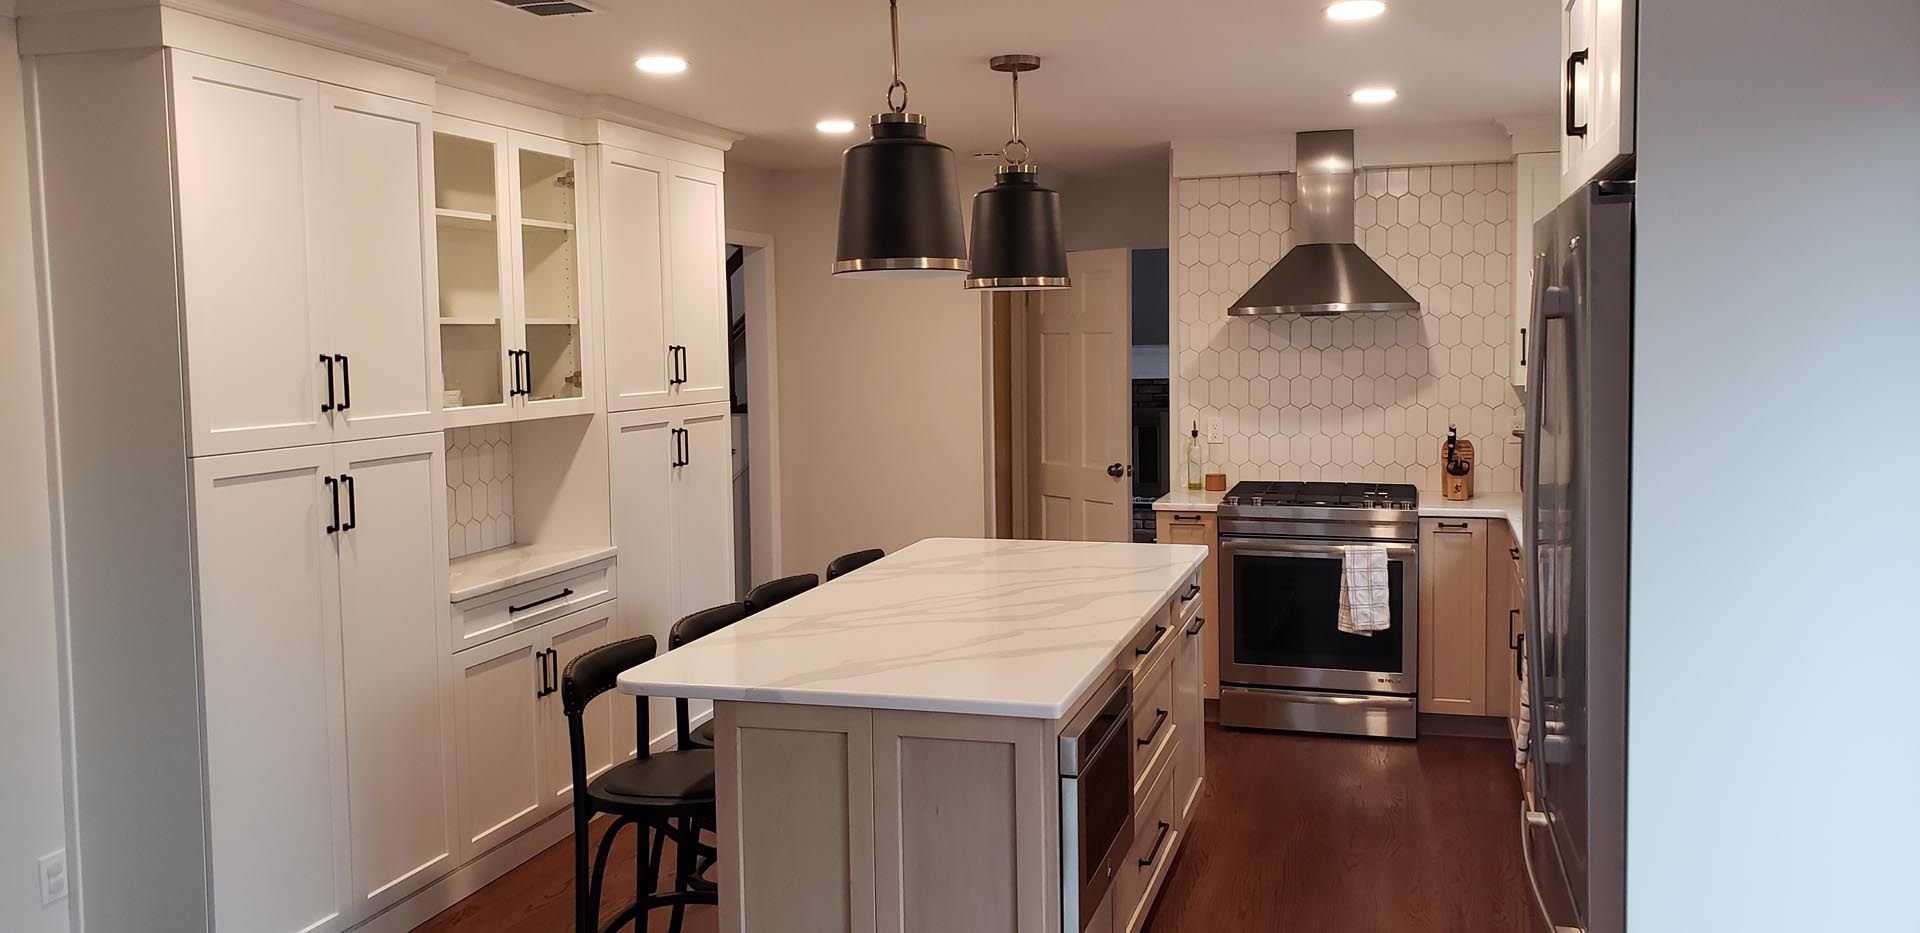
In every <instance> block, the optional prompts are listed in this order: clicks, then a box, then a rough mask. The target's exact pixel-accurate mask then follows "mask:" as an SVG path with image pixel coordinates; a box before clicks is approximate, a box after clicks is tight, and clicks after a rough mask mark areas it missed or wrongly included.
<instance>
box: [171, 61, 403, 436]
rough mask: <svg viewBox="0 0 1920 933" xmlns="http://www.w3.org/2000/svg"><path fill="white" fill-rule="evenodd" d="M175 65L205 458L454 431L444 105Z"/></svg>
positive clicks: (185, 269)
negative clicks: (448, 359)
mask: <svg viewBox="0 0 1920 933" xmlns="http://www.w3.org/2000/svg"><path fill="white" fill-rule="evenodd" d="M171 55H172V59H171V60H172V67H173V96H174V108H175V114H176V117H177V120H176V129H175V145H176V147H177V152H176V156H177V157H176V165H177V169H176V171H177V183H178V186H179V191H178V198H179V210H180V239H181V242H180V257H181V276H182V287H183V295H184V298H185V315H184V317H185V322H186V333H187V363H188V366H187V369H188V387H189V396H190V409H191V415H192V418H191V421H192V438H193V452H194V453H195V454H196V455H201V456H204V455H209V454H221V453H233V452H239V451H246V450H262V449H269V448H275V447H292V446H298V445H302V444H317V443H325V442H327V441H330V440H347V439H355V438H366V437H384V436H391V435H398V434H407V433H417V432H421V431H428V430H434V429H436V428H437V427H438V419H439V394H440V383H439V379H438V378H437V377H436V376H435V375H434V373H433V369H432V360H433V358H434V356H435V355H436V352H437V348H436V346H435V344H436V342H437V335H436V334H435V333H434V332H433V329H432V328H431V327H430V326H428V323H427V317H426V313H425V308H426V301H427V296H428V295H429V294H430V293H431V292H432V290H433V269H432V267H431V266H430V264H428V263H427V262H425V257H426V256H428V255H430V254H431V252H432V249H433V242H434V232H433V229H432V227H431V226H430V225H428V223H427V220H426V218H427V207H428V205H427V197H426V192H427V191H428V190H429V188H430V181H431V178H432V165H431V162H430V161H429V160H428V158H427V147H426V136H425V133H426V123H427V120H428V117H429V112H428V110H427V108H426V107H424V106H422V105H419V104H413V103H408V102H404V101H398V100H393V99H390V98H385V97H380V96H378V95H373V94H365V93H361V92H357V91H349V90H346V89H342V88H335V87H331V86H326V85H321V84H319V83H317V82H314V81H309V80H306V79H303V78H296V77H291V76H289V75H285V74H281V73H279V72H274V71H268V70H265V69H261V68H254V67H252V66H248V65H241V64H237V63H234V62H228V61H221V60H218V59H213V58H208V57H205V56H200V55H195V54H193V53H189V52H182V51H177V50H176V51H174V52H172V53H171Z"/></svg>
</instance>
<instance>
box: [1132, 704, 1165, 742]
mask: <svg viewBox="0 0 1920 933" xmlns="http://www.w3.org/2000/svg"><path fill="white" fill-rule="evenodd" d="M1166 724H1167V711H1166V710H1163V709H1156V710H1154V711H1153V728H1151V729H1148V730H1147V734H1146V735H1143V736H1141V737H1139V738H1138V739H1135V740H1134V744H1135V745H1138V746H1140V747H1142V748H1145V747H1146V746H1148V745H1152V744H1153V737H1154V736H1156V735H1159V734H1160V727H1161V726H1164V725H1166Z"/></svg>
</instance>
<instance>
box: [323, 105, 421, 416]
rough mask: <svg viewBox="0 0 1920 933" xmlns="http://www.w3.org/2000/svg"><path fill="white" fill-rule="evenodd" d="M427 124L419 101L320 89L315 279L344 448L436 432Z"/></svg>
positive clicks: (336, 413) (336, 412)
mask: <svg viewBox="0 0 1920 933" xmlns="http://www.w3.org/2000/svg"><path fill="white" fill-rule="evenodd" d="M432 120H433V111H432V110H431V109H430V108H428V107H427V106H425V105H424V104H414V103H409V102H406V101H399V100H394V99H392V98H389V97H381V96H379V95H377V94H367V93H363V92H360V91H350V90H346V89H344V88H336V87H324V88H322V89H321V92H320V140H321V151H322V158H321V182H320V199H319V202H318V205H317V207H318V213H319V216H320V220H321V225H320V226H319V228H318V231H319V235H317V236H316V237H315V256H316V260H317V265H318V268H319V270H320V271H319V274H318V275H316V276H315V281H316V283H317V285H318V288H319V295H320V306H321V309H322V312H323V314H324V315H325V317H326V321H327V330H328V332H329V333H330V334H331V339H330V341H329V343H330V346H329V347H328V348H327V349H328V350H329V351H330V352H332V353H334V354H338V358H337V359H336V360H335V365H336V366H337V368H338V371H337V373H336V374H335V375H336V377H337V379H338V381H339V391H340V393H341V395H340V398H339V401H338V405H337V407H336V411H335V417H334V424H335V428H336V431H335V436H336V437H337V438H339V439H341V440H346V439H352V438H365V437H391V436H393V435H398V434H416V433H421V432H425V431H436V430H439V429H440V421H439V419H440V368H439V359H440V328H439V327H438V326H437V321H436V320H435V315H434V314H432V313H430V312H429V310H428V309H429V308H431V307H433V302H434V301H435V297H434V296H435V288H434V277H435V276H434V273H435V267H436V265H437V263H436V262H435V252H434V243H435V238H434V220H433V140H432V127H431V122H432Z"/></svg>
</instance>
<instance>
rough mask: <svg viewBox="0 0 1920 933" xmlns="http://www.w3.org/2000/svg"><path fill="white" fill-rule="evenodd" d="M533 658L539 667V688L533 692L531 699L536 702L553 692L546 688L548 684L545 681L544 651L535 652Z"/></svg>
mask: <svg viewBox="0 0 1920 933" xmlns="http://www.w3.org/2000/svg"><path fill="white" fill-rule="evenodd" d="M533 657H534V660H535V661H536V662H538V663H539V665H540V686H539V687H538V688H536V689H535V690H534V691H533V698H534V699H536V700H537V699H540V698H541V697H543V696H546V695H547V694H549V693H552V692H553V690H552V689H551V688H550V687H548V686H547V685H548V684H549V683H550V681H549V680H548V679H547V653H546V652H545V651H536V652H534V653H533Z"/></svg>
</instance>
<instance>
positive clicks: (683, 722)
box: [667, 603, 753, 748]
mask: <svg viewBox="0 0 1920 933" xmlns="http://www.w3.org/2000/svg"><path fill="white" fill-rule="evenodd" d="M752 614H753V610H751V609H749V608H747V604H746V603H728V604H726V605H724V606H715V607H713V608H712V609H702V610H700V611H699V612H696V613H694V614H693V615H690V616H687V617H686V618H684V619H681V620H680V621H678V622H675V623H673V628H671V629H669V630H667V650H668V651H672V650H674V649H676V648H679V647H680V646H682V645H686V644H690V643H692V642H694V641H697V640H699V639H701V638H704V637H706V636H708V635H711V634H713V633H714V632H717V631H720V630H721V629H723V628H726V627H727V626H729V625H732V624H733V623H735V622H738V621H740V620H741V619H744V618H746V617H747V616H749V615H752ZM688 719H689V717H688V715H687V701H686V700H684V699H677V700H674V701H673V732H674V736H675V737H676V739H677V740H678V742H679V744H680V747H681V748H712V747H713V720H711V719H709V720H707V721H706V722H703V723H701V724H700V728H698V729H689V728H688V725H687V722H688Z"/></svg>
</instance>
